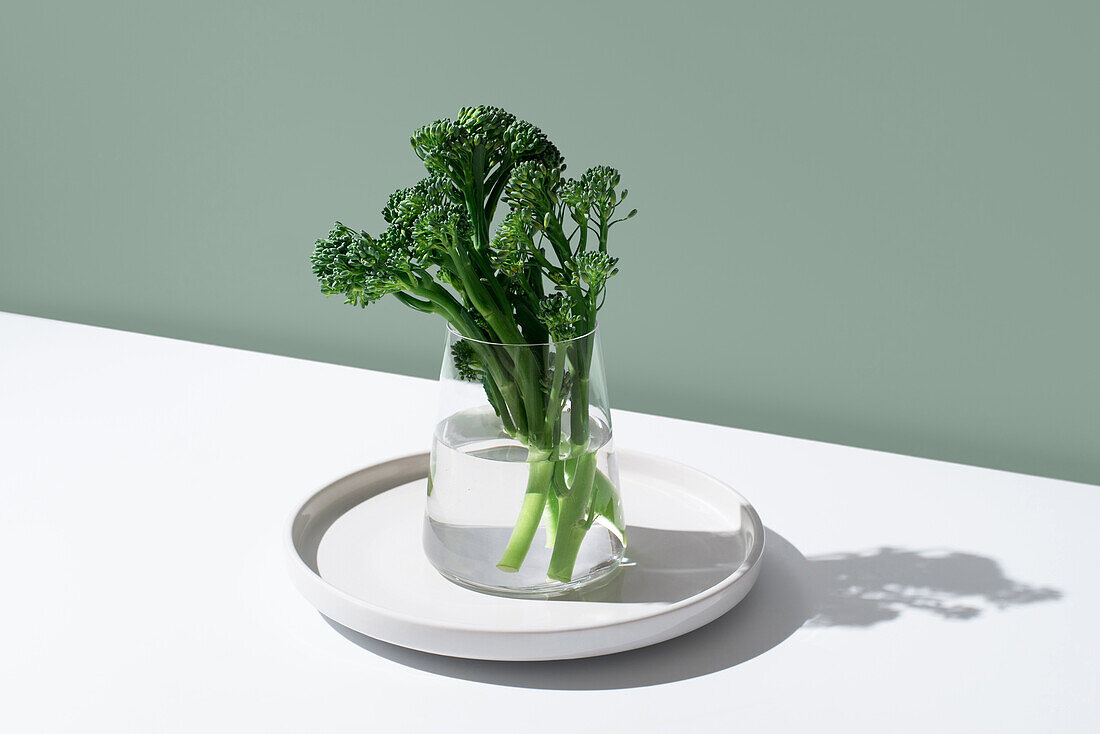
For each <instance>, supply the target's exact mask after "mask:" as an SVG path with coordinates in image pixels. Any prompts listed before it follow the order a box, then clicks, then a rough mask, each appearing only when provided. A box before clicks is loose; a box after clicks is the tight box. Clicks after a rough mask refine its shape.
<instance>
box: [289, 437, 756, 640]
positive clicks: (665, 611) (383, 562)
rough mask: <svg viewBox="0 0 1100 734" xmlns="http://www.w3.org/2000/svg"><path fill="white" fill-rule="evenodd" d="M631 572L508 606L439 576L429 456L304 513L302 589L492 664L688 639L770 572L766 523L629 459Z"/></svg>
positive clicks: (307, 506)
mask: <svg viewBox="0 0 1100 734" xmlns="http://www.w3.org/2000/svg"><path fill="white" fill-rule="evenodd" d="M616 456H617V457H618V460H619V471H620V476H621V479H622V486H623V507H624V509H625V510H626V517H627V521H628V527H627V543H628V546H627V557H628V559H629V562H628V564H627V565H626V566H625V567H624V568H623V569H622V570H621V571H620V572H619V574H618V575H617V576H616V577H615V579H614V580H613V581H611V583H609V584H608V585H607V586H604V587H603V588H600V589H595V590H592V591H588V592H581V593H579V594H577V595H575V596H573V597H565V598H559V599H550V600H545V599H540V600H525V599H524V600H521V599H505V598H501V597H496V596H489V595H486V594H480V593H478V592H475V591H470V590H468V589H464V588H461V587H459V586H457V585H455V584H453V583H451V582H449V581H447V580H446V579H444V578H443V577H442V576H440V575H439V573H438V572H437V571H436V570H435V569H434V568H433V567H432V566H431V564H429V563H428V561H427V559H426V558H425V557H424V552H423V550H422V549H421V524H422V522H423V512H424V497H425V492H426V486H425V484H426V482H425V480H426V477H427V473H428V455H427V454H418V455H415V456H407V457H404V458H401V459H395V460H393V461H388V462H386V463H383V464H377V465H375V466H371V467H368V468H366V469H363V470H361V471H358V472H355V473H354V474H349V475H348V476H346V477H343V478H342V479H338V480H337V481H335V482H333V483H332V484H330V485H328V486H327V487H325V488H324V489H322V490H320V491H319V492H317V493H316V494H314V495H313V496H312V497H310V498H309V499H308V500H306V501H305V503H304V504H303V505H302V506H301V507H300V508H299V509H298V511H297V512H295V513H294V515H293V517H292V518H291V521H290V527H289V529H288V533H287V537H286V542H287V549H288V550H289V553H290V571H291V576H292V578H293V581H294V585H295V586H296V587H297V588H298V590H299V591H300V592H301V593H302V594H303V595H304V596H305V597H306V599H308V600H309V602H310V603H311V604H313V606H315V607H317V609H318V610H319V611H320V612H321V613H322V614H323V615H325V616H326V617H328V618H330V619H332V620H334V621H336V622H339V623H340V624H342V625H344V626H345V627H350V628H351V629H353V630H356V631H358V632H362V633H363V634H365V635H368V636H370V637H373V638H375V639H379V640H383V641H385V642H389V643H392V644H394V645H400V646H402V647H408V648H412V649H414V650H422V651H424V652H430V653H436V654H439V655H450V656H453V657H461V658H477V659H481V660H562V659H567V658H583V657H590V656H594V655H605V654H608V653H614V652H621V651H623V650H632V649H634V648H638V647H645V646H646V645H652V644H655V643H658V642H663V641H665V640H668V639H671V638H673V637H677V636H679V635H682V634H684V633H685V632H690V631H691V630H693V629H696V628H698V627H701V626H703V625H705V624H707V623H708V622H711V621H713V620H714V619H717V618H718V617H719V616H721V615H722V614H725V613H726V612H727V611H729V610H730V609H732V608H733V606H734V605H736V604H737V603H738V602H740V601H741V600H742V599H743V598H745V595H746V594H747V593H748V591H749V589H750V588H752V585H753V583H755V581H756V577H757V575H758V574H759V572H760V558H761V555H762V553H763V551H764V526H763V525H762V524H761V522H760V517H759V516H758V515H757V514H756V511H755V510H754V509H753V508H752V506H751V505H750V504H749V503H748V501H746V500H745V498H744V497H742V496H741V495H739V494H738V493H737V492H735V491H733V489H731V488H730V487H729V486H727V485H725V484H723V483H722V482H720V481H718V480H717V479H715V478H714V477H711V476H708V475H706V474H703V473H702V472H700V471H697V470H695V469H692V468H690V467H687V466H684V465H683V464H678V463H676V462H672V461H668V460H667V459H661V458H658V457H655V456H650V455H648V454H639V453H633V452H629V451H617V452H616Z"/></svg>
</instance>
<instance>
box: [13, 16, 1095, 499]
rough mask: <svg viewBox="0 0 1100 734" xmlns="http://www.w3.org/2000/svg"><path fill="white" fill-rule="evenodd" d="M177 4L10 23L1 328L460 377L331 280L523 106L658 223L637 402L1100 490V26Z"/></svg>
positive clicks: (638, 268)
mask: <svg viewBox="0 0 1100 734" xmlns="http://www.w3.org/2000/svg"><path fill="white" fill-rule="evenodd" d="M173 5H174V6H175V7H172V6H171V5H169V4H165V3H148V2H134V3H117V2H95V3H88V2H72V3H66V4H60V5H59V4H54V3H48V2H33V3H14V4H13V3H11V2H8V3H5V6H4V11H3V18H2V21H0V68H2V69H3V73H2V74H0V124H2V128H3V134H2V136H0V156H2V159H0V187H2V190H0V247H2V250H0V309H4V310H10V311H16V312H21V313H29V314H37V315H41V316H48V317H53V318H59V319H67V320H72V321H80V322H86V323H92V324H102V325H106V326H112V327H117V328H121V329H129V330H134V331H142V332H149V333H154V334H164V335H168V336H174V337H181V338H184V339H192V340H197V341H202V342H211V343H215V344H228V345H233V346H239V347H244V348H247V349H258V350H264V351H269V352H275V353H279V354H289V355H295V356H300V357H309V358H313V359H319V360H327V361H333V362H342V363H348V364H355V365H362V366H366V367H372V368H375V369H380V370H388V371H395V372H404V373H409V374H415V375H423V376H432V375H433V374H434V373H435V372H436V370H437V368H438V360H439V357H440V345H441V329H442V326H441V324H440V323H437V322H434V321H431V320H429V319H427V318H426V317H423V316H421V315H419V314H415V313H412V312H409V311H406V310H403V309H402V308H401V307H399V306H398V305H397V304H395V303H387V304H383V305H379V306H378V307H374V308H372V309H370V310H368V311H367V312H365V313H363V312H359V311H357V310H355V309H352V308H350V307H347V306H343V305H341V304H340V303H339V302H338V301H337V300H335V299H330V300H325V299H324V298H322V297H321V296H320V294H319V293H318V292H317V288H316V286H315V284H314V282H313V280H312V277H311V275H310V273H309V271H308V265H307V256H308V253H309V250H310V248H311V243H312V241H313V239H314V238H315V237H316V236H318V235H320V234H323V233H324V232H325V231H327V228H328V226H329V224H330V223H331V222H332V220H333V219H334V218H337V217H339V218H341V219H342V220H344V221H346V222H348V223H351V224H354V225H358V226H361V227H366V228H379V227H380V217H379V215H378V213H377V212H378V209H379V208H380V206H381V204H382V203H383V202H384V200H385V197H386V195H387V194H389V192H390V191H391V190H393V189H394V188H396V187H397V186H398V185H407V184H408V183H410V182H412V181H413V180H415V179H416V178H417V177H418V175H419V170H420V169H419V168H418V163H417V161H416V160H415V158H414V157H413V155H412V153H411V151H410V150H409V148H408V146H407V143H406V141H407V138H408V135H409V133H410V132H411V131H412V130H413V128H415V127H416V126H418V125H419V124H421V123H424V122H427V121H430V120H433V119H435V118H437V117H441V116H447V115H451V114H453V113H454V112H455V111H456V110H457V109H458V107H459V106H461V105H463V104H476V103H491V104H498V105H502V106H505V107H507V108H508V109H510V110H512V111H514V112H516V113H517V114H519V115H520V116H521V117H524V118H527V119H531V120H533V121H535V122H536V123H537V124H539V125H541V126H542V127H543V128H544V129H545V130H546V131H547V132H548V133H549V134H550V135H551V137H552V138H553V139H554V140H555V141H557V142H558V144H559V146H560V147H561V148H562V149H563V150H564V151H565V152H566V154H567V155H568V157H569V160H570V161H571V164H572V167H573V169H574V170H583V169H584V168H585V167H587V166H588V165H591V164H595V163H602V162H610V163H613V164H616V165H617V166H619V167H620V168H621V169H622V171H623V175H624V179H625V180H626V181H627V182H628V185H629V188H630V190H631V199H632V200H633V203H634V205H635V206H637V207H638V208H639V209H640V210H641V213H640V215H639V216H638V218H637V219H636V220H633V221H632V222H630V223H628V224H625V225H623V226H622V227H621V228H620V229H618V230H617V232H616V235H617V236H616V238H615V240H614V241H613V247H614V249H615V252H616V253H617V254H618V255H620V256H621V257H622V264H623V272H622V274H621V275H620V276H619V278H618V279H617V280H616V281H615V282H613V288H612V292H611V298H610V300H609V305H608V306H607V308H606V310H605V312H604V314H603V316H602V323H603V325H604V331H605V339H606V344H605V350H606V352H607V353H608V361H609V363H610V373H611V379H612V380H613V384H612V397H613V400H614V402H615V403H616V404H617V405H618V406H620V407H624V408H632V409H637V410H644V411H651V412H656V413H661V414H667V415H674V416H681V417H685V418H694V419H700V420H704V421H711V422H717V423H724V424H728V425H733V426H741V427H746V428H753V429H760V430H764V431H772V432H778V433H783V434H790V435H795V436H805V437H811V438H817V439H823V440H826V441H833V442H839V443H844V444H853V445H858V446H867V447H873V448H878V449H885V450H888V451H898V452H903V453H909V454H917V455H921V456H931V457H937V458H942V459H949V460H953V461H962V462H967V463H972V464H979V465H987V466H993V467H1000V468H1004V469H1010V470H1015V471H1023V472H1030V473H1037V474H1043V475H1051V476H1057V477H1064V478H1071V479H1078V480H1085V481H1092V482H1100V451H1098V449H1100V412H1098V409H1100V386H1098V375H1100V339H1098V336H1097V315H1098V313H1100V296H1098V290H1097V273H1098V272H1100V249H1098V246H1097V245H1098V235H1100V181H1098V179H1100V174H1098V171H1100V135H1098V130H1100V87H1098V81H1097V80H1098V76H1097V72H1098V70H1100V52H1098V46H1100V44H1098V43H1097V38H1098V37H1100V4H1097V3H1095V2H1080V3H1066V2H1032V3H1013V2H1003V1H1001V2H965V3H960V2H956V1H954V0H952V1H950V2H916V1H909V2H900V3H899V2H882V1H875V0H872V1H869V2H847V1H839V0H838V1H834V2H801V3H787V2H756V3H725V2H723V3H671V2H662V3H649V2H630V3H600V2H588V3H571V2H556V3H550V2H542V3H521V2H501V3H485V2H472V1H464V2H435V3H430V4H427V3H413V2H406V3H396V2H394V3H367V2H348V3H306V2H295V3H274V2H255V3H241V2H214V3H212V2H187V3H182V2H180V3H174V4H173ZM78 367H79V365H74V369H76V368H78ZM318 390H319V392H318V395H319V398H320V397H321V396H322V394H323V393H322V391H323V386H319V387H318ZM272 399H273V400H277V399H278V396H277V395H273V396H272ZM731 458H732V459H736V457H731ZM883 490H884V491H889V487H883Z"/></svg>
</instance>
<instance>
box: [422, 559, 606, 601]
mask: <svg viewBox="0 0 1100 734" xmlns="http://www.w3.org/2000/svg"><path fill="white" fill-rule="evenodd" d="M621 562H622V559H621V558H615V559H613V560H611V561H608V562H607V563H606V564H603V565H601V566H597V567H596V568H593V569H592V570H591V571H589V572H588V573H587V574H585V575H584V576H581V577H580V578H575V579H573V580H572V581H570V582H569V583H564V582H561V581H551V580H549V579H548V580H547V581H546V582H545V583H543V584H536V585H533V586H520V587H515V586H493V585H489V584H483V583H479V582H477V581H471V580H469V579H465V578H462V577H461V576H456V575H455V574H453V573H450V572H448V571H445V570H444V569H442V568H439V567H436V570H437V571H439V574H440V575H441V576H442V577H443V578H445V579H447V580H448V581H450V582H451V583H453V584H457V585H459V586H461V587H463V588H466V589H470V590H471V591H477V592H480V593H482V594H491V595H493V596H501V597H506V598H509V599H554V598H556V597H560V596H566V595H568V594H571V593H573V592H576V591H581V590H584V591H590V590H592V589H598V588H599V587H601V586H604V585H605V584H607V583H609V582H610V581H611V580H612V579H613V578H614V577H615V575H616V574H617V573H618V572H619V569H620V568H621Z"/></svg>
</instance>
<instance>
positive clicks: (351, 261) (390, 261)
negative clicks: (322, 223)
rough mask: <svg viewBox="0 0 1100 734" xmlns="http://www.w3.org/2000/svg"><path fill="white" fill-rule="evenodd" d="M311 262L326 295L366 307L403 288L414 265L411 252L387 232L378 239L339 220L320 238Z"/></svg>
mask: <svg viewBox="0 0 1100 734" xmlns="http://www.w3.org/2000/svg"><path fill="white" fill-rule="evenodd" d="M310 262H311V263H312V265H313V273H314V275H316V276H317V279H318V280H319V281H320V283H321V291H322V292H323V293H324V294H325V295H328V296H331V295H337V294H342V295H343V296H344V297H345V303H350V304H352V305H355V306H359V307H363V308H365V307H366V306H367V304H370V303H374V302H375V301H377V300H378V299H380V298H382V297H383V296H385V295H387V294H389V293H396V292H397V291H400V290H402V289H403V288H404V285H403V283H402V279H403V276H405V275H406V274H407V273H408V272H409V270H410V267H411V265H410V262H409V258H408V254H407V253H406V252H404V251H403V250H402V248H401V246H400V245H395V243H393V242H392V241H390V240H389V239H388V238H387V237H386V235H383V237H382V238H381V239H379V240H375V239H373V238H372V237H371V236H370V235H368V234H366V233H365V232H355V231H354V230H352V229H350V228H348V227H345V226H344V225H343V224H341V223H340V222H336V223H335V224H334V225H333V226H332V230H331V231H329V234H328V237H326V238H325V239H320V240H317V242H316V244H315V246H314V249H313V256H312V257H311V258H310Z"/></svg>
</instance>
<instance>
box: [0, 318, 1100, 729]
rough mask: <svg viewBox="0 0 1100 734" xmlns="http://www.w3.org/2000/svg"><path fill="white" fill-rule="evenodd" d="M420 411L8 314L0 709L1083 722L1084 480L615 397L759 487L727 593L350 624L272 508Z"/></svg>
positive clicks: (284, 370) (716, 466) (237, 363)
mask: <svg viewBox="0 0 1100 734" xmlns="http://www.w3.org/2000/svg"><path fill="white" fill-rule="evenodd" d="M367 348H368V347H367V346H366V345H364V349H367ZM611 387H612V395H614V386H613V385H612V386H611ZM655 389H660V388H659V386H656V387H655ZM434 416H435V406H434V386H433V383H432V382H431V381H427V380H420V379H414V378H410V377H402V376H397V375H390V374H383V373H378V372H369V371H364V370H358V369H352V368H349V367H340V366H334V365H328V364H319V363H313V362H307V361H302V360H295V359H288V358H283V357H275V356H270V355H264V354H256V353H252V352H246V351H240V350H234V349H226V348H221V347H212V346H206V345H200V344H192V343H188V342H182V341H175V340H170V339H162V338H156V337H149V336H142V335H137V334H130V333H125V332H118V331H112V330H107V329H99V328H92V327H88V326H79V325H74V324H67V323H61V322H56V321H48V320H44V319H36V318H30V317H25V316H15V315H7V314H0V498H2V500H3V504H2V505H0V508H2V509H0V558H2V564H3V565H2V569H3V576H2V579H3V586H2V587H0V589H2V594H3V603H2V604H0V730H3V731H8V732H20V733H21V732H38V731H41V732H100V731H102V732H113V733H120V732H142V733H143V734H146V733H149V732H249V731H256V732H265V733H271V732H363V731H367V730H372V731H393V732H429V731H431V732H440V731H447V732H482V733H483V732H497V731H508V732H523V733H524V734H534V733H535V732H543V731H552V730H553V731H558V732H561V731H565V732H569V734H580V733H581V732H600V733H601V734H606V733H607V732H611V731H615V732H672V731H687V732H709V731H721V732H726V731H731V732H736V731H753V732H807V731H813V732H834V731H836V732H894V733H900V732H941V731H942V732H999V733H1003V732H1039V731H1059V732H1092V731H1097V730H1100V701H1098V699H1100V686H1098V683H1100V644H1098V643H1100V582H1098V578H1100V574H1098V567H1100V531H1098V529H1097V523H1098V521H1100V487H1096V486H1091V485H1085V484H1075V483H1071V482H1063V481H1056V480H1051V479H1041V478H1036V477H1030V476H1023V475H1019V474H1010V473H1006V472H1000V471H994V470H989V469H980V468H973V467H967V466H960V465H956V464H948V463H943V462H937V461H930V460H925V459H915V458H910V457H904V456H897V455H892V454H885V453H879V452H873V451H866V450H861V449H853V448H847V447H842V446H834V445H829V444H824V443H817V442H812V441H803V440H797V439H791V438H783V437H779V436H771V435H766V434H761V433H754V432H749V431H742V430H736V429H732V428H724V427H719V426H711V425H704V424H700V423H693V422H687V421H680V420H672V419H668V418H659V417H653V416H648V415H642V414H638V413H630V412H624V411H619V412H616V413H615V416H614V420H615V431H616V443H617V444H618V445H619V446H625V447H631V448H634V449H639V450H643V451H649V452H652V453H655V454H661V455H665V456H668V457H671V458H675V459H677V460H680V461H683V462H686V463H689V464H692V465H695V466H697V467H699V468H701V469H703V470H704V471H707V472H709V473H711V474H714V475H716V476H718V477H720V478H722V479H725V480H727V481H728V482H730V483H731V484H733V485H734V486H736V487H737V488H738V489H739V490H740V491H741V492H742V493H743V494H745V495H746V496H747V497H749V499H750V500H751V501H752V502H753V503H754V504H755V505H756V507H757V509H758V510H759V511H760V514H761V516H762V517H763V519H764V523H765V525H767V526H768V528H769V536H768V543H769V548H768V550H767V552H766V554H765V561H764V568H763V572H762V574H761V577H760V581H759V583H758V585H757V587H756V588H755V589H754V590H753V592H752V594H750V596H749V598H748V599H747V600H746V601H745V602H744V603H743V604H742V605H741V606H739V607H738V608H736V609H735V610H734V611H733V612H731V613H730V614H728V615H726V616H725V617H723V618H721V619H719V620H718V621H717V622H715V623H713V624H712V625H710V626H708V627H706V628H704V629H702V630H700V631H697V632H695V633H692V634H690V635H688V636H686V637H683V638H681V639H679V640H674V641H672V642H668V643H665V644H663V645H660V646H657V647H655V648H651V649H648V650H642V651H636V652H631V653H624V654H621V655H616V656H611V657H607V658H597V659H591V660H582V661H571V662H561V663H539V664H520V663H487V662H473V661H462V660H455V659H449V658H439V657H434V656H430V655H425V654H422V653H412V652H408V651H404V650H401V649H399V648H394V647H392V646H388V645H385V644H382V643H377V642H373V641H371V640H368V639H363V638H355V636H354V634H353V633H346V635H341V634H339V633H338V632H337V631H336V630H334V629H333V628H332V627H330V626H329V624H328V623H326V622H325V620H324V619H323V618H322V617H321V616H320V615H319V614H317V612H315V611H314V610H313V609H312V608H311V607H310V606H309V605H308V604H307V603H306V602H305V601H304V600H303V599H302V598H300V597H299V596H298V595H297V593H296V592H295V591H294V589H292V588H291V586H290V583H289V581H288V578H287V573H286V570H285V560H284V556H283V547H282V534H283V531H284V523H285V521H286V519H287V517H288V515H289V513H290V512H291V511H292V510H293V509H294V507H295V506H296V504H297V503H298V502H299V501H300V500H301V499H303V498H304V497H305V496H306V495H308V494H309V493H310V492H312V491H313V490H315V489H317V488H318V487H319V486H321V485H322V484H324V483H326V482H327V481H329V480H331V479H334V478H336V477H338V476H341V475H343V474H346V473H348V472H350V471H352V470H354V469H356V468H359V467H362V466H364V465H367V464H370V463H373V462H376V461H378V460H380V459H385V458H390V457H395V456H399V455H403V454H408V453H412V452H417V451H422V450H425V449H426V448H427V446H428V437H429V433H430V428H431V423H432V421H433V419H434ZM733 420H734V421H735V420H736V417H734V419H733ZM627 502H629V498H627ZM627 512H628V513H629V504H628V505H627ZM410 532H419V529H418V528H414V529H410ZM349 638H351V639H349ZM368 727H369V729H368Z"/></svg>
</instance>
